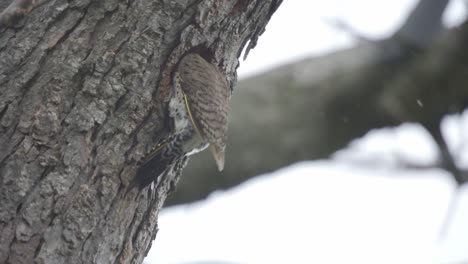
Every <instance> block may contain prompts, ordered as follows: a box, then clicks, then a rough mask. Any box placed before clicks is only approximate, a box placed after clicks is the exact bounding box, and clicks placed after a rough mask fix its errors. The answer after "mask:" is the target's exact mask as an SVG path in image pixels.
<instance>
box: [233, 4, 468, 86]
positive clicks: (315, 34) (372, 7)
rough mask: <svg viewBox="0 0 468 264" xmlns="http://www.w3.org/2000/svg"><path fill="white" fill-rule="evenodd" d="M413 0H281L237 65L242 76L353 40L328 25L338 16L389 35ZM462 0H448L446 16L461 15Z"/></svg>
mask: <svg viewBox="0 0 468 264" xmlns="http://www.w3.org/2000/svg"><path fill="white" fill-rule="evenodd" d="M416 3H417V1H416V0H393V1H375V0H328V1H310V0H306V1H300V0H284V1H283V3H282V4H281V6H280V8H279V9H278V11H277V12H276V13H275V14H274V15H273V17H272V19H271V20H270V22H269V23H268V25H267V27H266V31H265V33H263V35H262V36H261V37H260V38H259V40H258V43H257V47H256V48H255V49H253V50H251V51H250V53H249V56H248V58H247V60H246V61H244V62H241V66H240V68H239V70H238V74H239V77H240V78H243V77H247V76H250V75H252V74H255V73H258V72H262V71H265V70H267V69H270V68H272V67H274V66H278V65H281V64H284V63H286V62H291V61H295V60H298V59H301V58H304V57H307V56H312V55H321V54H324V53H328V52H332V51H334V50H337V49H341V48H345V47H349V46H351V45H352V44H353V43H354V40H353V38H352V36H350V35H349V34H347V33H346V32H343V31H341V30H338V29H336V28H334V27H333V26H331V25H330V24H329V22H328V21H330V20H336V19H338V20H340V21H343V22H345V23H347V24H348V25H350V26H351V27H352V28H353V29H355V30H356V31H357V32H359V33H360V34H362V35H364V36H366V37H368V38H371V39H379V38H384V37H387V36H389V35H391V34H392V33H393V32H394V31H395V30H396V29H397V28H398V26H400V25H401V24H402V23H403V22H404V21H405V19H406V17H407V15H408V13H409V12H410V11H411V9H412V8H413V7H414V6H415V4H416ZM465 15H466V10H465V4H464V3H463V0H452V1H451V3H450V6H449V8H448V10H447V11H446V13H445V15H444V22H445V24H446V25H448V26H453V25H456V24H458V23H460V22H461V21H463V19H464V18H465Z"/></svg>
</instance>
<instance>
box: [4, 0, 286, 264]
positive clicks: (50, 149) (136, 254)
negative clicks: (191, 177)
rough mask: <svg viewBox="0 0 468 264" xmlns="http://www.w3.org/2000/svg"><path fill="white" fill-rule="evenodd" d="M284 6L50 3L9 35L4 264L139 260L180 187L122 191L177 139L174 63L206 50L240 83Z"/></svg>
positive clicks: (104, 0) (255, 2)
mask: <svg viewBox="0 0 468 264" xmlns="http://www.w3.org/2000/svg"><path fill="white" fill-rule="evenodd" d="M280 3H281V1H274V0H269V1H260V0H251V1H237V2H236V1H227V0H226V1H209V0H207V1H201V0H197V1H189V0H187V1H146V0H140V1H117V0H101V1H92V0H87V1H73V0H70V1H45V2H44V4H42V5H40V6H38V7H37V8H35V9H33V10H32V11H31V12H30V13H29V14H27V15H26V16H25V17H24V18H22V19H20V21H18V23H17V24H15V25H9V27H7V28H3V29H1V31H0V161H1V162H0V263H33V262H36V263H141V262H142V260H143V257H144V256H145V255H146V253H147V251H148V249H149V247H150V245H151V241H152V240H153V239H154V237H155V235H156V231H157V216H158V212H159V210H160V208H161V206H162V204H163V202H164V200H165V198H166V196H167V194H168V193H169V191H170V185H171V182H173V181H177V179H174V178H172V177H174V175H170V177H167V178H166V179H164V181H162V182H161V184H160V185H159V186H157V187H156V188H147V189H145V190H144V191H143V192H142V193H141V195H140V196H138V197H135V195H129V196H127V197H124V192H125V191H126V189H125V186H126V184H127V183H128V182H129V181H130V180H131V179H132V177H133V176H134V174H135V170H136V168H137V163H138V162H139V161H141V160H142V159H143V157H144V156H145V155H146V154H147V153H148V152H149V151H150V149H151V148H152V147H153V146H154V144H155V143H156V142H157V140H158V139H159V138H161V137H163V136H165V135H167V134H168V133H170V131H169V128H168V126H167V125H166V124H167V120H166V113H165V107H166V106H165V104H166V102H167V99H168V94H169V93H170V85H171V72H172V70H173V66H174V65H175V64H176V63H177V61H178V60H179V59H180V58H181V56H182V55H183V54H184V53H186V52H187V51H189V50H194V51H197V52H200V53H202V55H203V56H205V57H207V58H208V59H209V60H211V61H212V62H213V63H215V64H217V65H218V66H219V67H220V68H221V69H222V70H223V71H224V72H225V73H226V76H227V79H228V81H229V82H230V84H231V86H232V87H233V86H234V85H235V83H236V73H235V70H236V68H237V65H238V56H239V54H240V52H241V50H242V49H243V45H244V43H247V42H248V40H249V39H250V40H253V44H255V40H256V39H257V38H258V36H259V35H260V34H261V32H263V31H264V28H265V26H266V24H267V22H268V20H269V19H270V17H271V14H272V13H273V12H274V11H275V10H276V9H277V8H278V6H279V5H280ZM251 43H252V41H251ZM253 46H254V45H253ZM253 46H252V47H253Z"/></svg>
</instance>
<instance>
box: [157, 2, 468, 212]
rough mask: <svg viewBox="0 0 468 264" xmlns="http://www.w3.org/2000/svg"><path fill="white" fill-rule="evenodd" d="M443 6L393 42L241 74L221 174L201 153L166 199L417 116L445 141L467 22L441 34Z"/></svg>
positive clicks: (464, 98)
mask: <svg viewBox="0 0 468 264" xmlns="http://www.w3.org/2000/svg"><path fill="white" fill-rule="evenodd" d="M447 2H448V1H434V0H423V1H421V2H420V3H419V5H417V7H416V8H415V9H414V11H413V12H412V13H411V14H410V15H409V16H408V19H407V22H406V23H405V24H403V25H402V27H401V28H400V29H399V30H398V31H397V32H396V33H395V34H394V35H393V36H392V37H390V38H389V39H384V40H379V41H373V42H367V43H361V44H359V45H358V46H357V47H353V48H350V49H348V50H343V51H339V52H336V53H333V54H329V55H325V56H323V57H319V58H310V59H306V60H303V61H299V62H297V63H294V64H290V65H285V66H282V67H279V68H277V69H274V70H271V71H269V72H267V73H264V74H261V75H259V76H254V77H251V78H248V79H246V80H241V81H240V82H239V87H238V89H237V90H236V92H235V97H233V100H232V104H231V109H232V112H231V119H230V128H229V138H228V145H229V148H228V149H227V150H226V167H225V170H224V171H223V172H222V173H216V171H215V168H214V167H212V166H205V165H204V164H206V163H207V162H208V161H209V157H208V156H207V155H206V153H203V154H202V155H199V156H197V157H195V158H194V159H193V160H192V162H191V163H190V164H189V165H188V166H187V170H186V174H185V175H184V176H186V177H183V178H182V180H181V181H180V182H179V184H178V186H177V191H176V192H175V193H174V194H173V195H171V196H170V197H169V199H168V200H167V203H166V204H165V205H175V204H180V203H187V202H192V201H195V200H198V199H202V198H205V197H206V196H207V195H209V194H210V193H211V192H213V191H214V190H219V189H226V188H230V187H232V186H235V185H237V184H239V183H241V182H243V181H245V180H246V179H249V178H251V177H254V176H256V175H259V174H262V173H267V172H269V171H272V170H275V169H278V168H280V167H283V166H286V165H288V164H291V163H293V162H297V161H300V160H311V159H323V158H327V157H329V155H331V154H333V153H334V152H335V151H337V150H339V149H341V148H343V147H345V146H346V145H347V144H348V143H349V142H350V141H352V140H353V139H355V138H358V137H361V136H363V135H365V134H366V133H367V132H368V131H369V130H371V129H375V128H381V127H387V126H395V125H398V124H401V123H403V122H408V121H410V122H418V123H421V124H422V125H423V126H425V127H426V128H427V129H428V130H429V131H430V132H431V133H433V134H436V136H435V139H436V140H439V139H437V132H438V128H439V123H440V120H441V118H442V117H443V116H444V115H446V114H448V113H453V112H457V111H461V110H463V109H465V108H466V106H467V105H468V90H467V89H466V87H465V86H466V83H468V75H466V65H467V64H468V57H467V54H466V47H467V46H468V23H464V24H463V25H461V26H460V27H458V28H454V29H451V30H449V31H447V32H440V29H441V27H440V24H441V17H442V14H443V11H444V8H445V6H446V4H447ZM252 113H255V114H252ZM438 143H439V142H438ZM441 152H442V154H444V153H443V152H447V150H444V148H443V146H442V147H441ZM445 154H446V153H445ZM442 157H447V155H442ZM444 162H445V161H444ZM445 163H446V164H443V165H442V166H443V167H445V168H446V169H448V170H449V171H451V172H452V173H453V174H456V173H457V172H456V170H454V169H453V168H451V167H452V165H451V164H450V162H445ZM466 176H467V175H465V176H464V177H465V181H466Z"/></svg>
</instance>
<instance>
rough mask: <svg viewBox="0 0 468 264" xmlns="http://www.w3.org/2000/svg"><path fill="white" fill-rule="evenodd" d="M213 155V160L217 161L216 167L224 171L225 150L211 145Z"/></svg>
mask: <svg viewBox="0 0 468 264" xmlns="http://www.w3.org/2000/svg"><path fill="white" fill-rule="evenodd" d="M210 150H211V154H213V158H214V160H215V161H216V165H217V166H218V170H219V171H222V170H223V169H224V149H222V148H218V147H216V146H214V144H210Z"/></svg>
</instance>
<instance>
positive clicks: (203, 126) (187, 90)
mask: <svg viewBox="0 0 468 264" xmlns="http://www.w3.org/2000/svg"><path fill="white" fill-rule="evenodd" d="M230 96H231V92H230V88H229V86H228V84H227V81H226V79H225V78H224V76H223V74H222V73H221V72H220V71H219V70H218V69H217V68H216V67H215V66H214V65H212V64H211V63H209V62H207V61H206V60H205V59H203V58H202V57H201V56H200V55H198V54H194V53H190V54H187V55H185V56H184V57H183V58H182V60H181V61H180V62H179V64H178V66H177V70H176V71H175V72H174V77H173V95H172V97H171V99H170V101H169V116H170V117H171V118H172V120H173V122H174V131H173V133H172V134H171V135H170V136H169V137H168V138H166V139H163V140H162V141H161V142H160V143H158V144H157V146H156V147H155V149H154V150H153V152H152V153H150V155H149V156H148V157H147V158H146V159H145V161H144V162H143V164H142V166H141V167H140V168H139V169H138V171H137V175H136V177H135V182H134V184H133V185H138V186H139V188H140V190H141V189H143V188H144V187H145V186H147V185H148V184H150V183H151V182H153V181H155V180H159V178H161V177H159V176H160V175H161V174H163V173H168V172H169V171H171V170H175V167H177V168H176V169H177V170H178V171H180V170H181V168H180V166H182V167H183V166H185V164H186V162H185V161H186V159H187V157H188V156H190V155H193V154H195V153H198V152H200V151H202V150H204V149H205V148H207V147H208V146H209V148H210V150H211V153H212V155H213V157H214V160H215V162H216V165H217V167H218V169H219V171H221V170H223V168H224V149H225V146H226V136H227V128H228V111H229V98H230ZM182 161H183V162H182ZM181 164H183V165H181Z"/></svg>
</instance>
